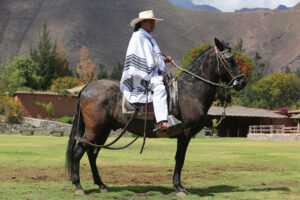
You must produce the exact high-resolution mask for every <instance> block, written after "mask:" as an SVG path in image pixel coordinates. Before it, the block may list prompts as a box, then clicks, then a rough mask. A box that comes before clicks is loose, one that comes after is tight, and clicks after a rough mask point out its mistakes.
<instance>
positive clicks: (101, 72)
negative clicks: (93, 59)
mask: <svg viewBox="0 0 300 200" xmlns="http://www.w3.org/2000/svg"><path fill="white" fill-rule="evenodd" d="M107 77H108V74H107V70H106V68H105V66H104V65H103V64H101V63H100V64H99V72H98V75H97V78H98V80H101V79H106V78H107Z"/></svg>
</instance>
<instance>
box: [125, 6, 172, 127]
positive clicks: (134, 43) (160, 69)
mask: <svg viewBox="0 0 300 200" xmlns="http://www.w3.org/2000/svg"><path fill="white" fill-rule="evenodd" d="M162 20H163V19H158V18H155V17H154V14H153V11H152V10H147V11H142V12H140V13H139V17H138V18H135V19H133V20H132V21H131V23H130V25H131V26H132V27H134V32H133V34H132V37H131V39H130V42H129V45H128V49H127V53H126V59H125V65H124V71H123V75H122V79H121V82H120V90H121V92H122V93H123V95H124V96H125V98H126V100H127V101H128V102H129V103H131V104H136V103H146V102H147V103H150V102H153V108H154V113H155V119H156V122H157V130H166V129H167V128H168V120H167V119H168V104H167V92H166V89H165V85H164V76H163V74H164V73H165V74H167V75H168V77H170V74H169V72H168V70H167V68H166V65H165V63H168V62H171V60H172V59H171V57H169V56H166V57H163V56H161V52H160V49H159V46H158V44H157V42H156V41H155V40H154V38H153V37H152V35H151V34H150V33H151V32H153V31H154V28H155V23H156V22H160V21H162ZM147 90H148V91H151V92H149V93H148V92H147Z"/></svg>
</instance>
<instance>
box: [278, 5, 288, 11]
mask: <svg viewBox="0 0 300 200" xmlns="http://www.w3.org/2000/svg"><path fill="white" fill-rule="evenodd" d="M288 9H290V7H286V6H285V5H279V6H278V7H277V8H276V10H288Z"/></svg>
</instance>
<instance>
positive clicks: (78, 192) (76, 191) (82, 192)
mask: <svg viewBox="0 0 300 200" xmlns="http://www.w3.org/2000/svg"><path fill="white" fill-rule="evenodd" d="M74 193H75V194H76V195H84V191H83V189H76V190H75V191H74Z"/></svg>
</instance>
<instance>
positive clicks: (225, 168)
mask: <svg viewBox="0 0 300 200" xmlns="http://www.w3.org/2000/svg"><path fill="white" fill-rule="evenodd" d="M197 167H201V166H197ZM202 167H203V168H205V169H209V170H215V171H265V170H268V168H267V167H265V166H258V165H257V166H256V165H251V166H245V165H233V166H225V165H224V166H223V165H218V166H202Z"/></svg>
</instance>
